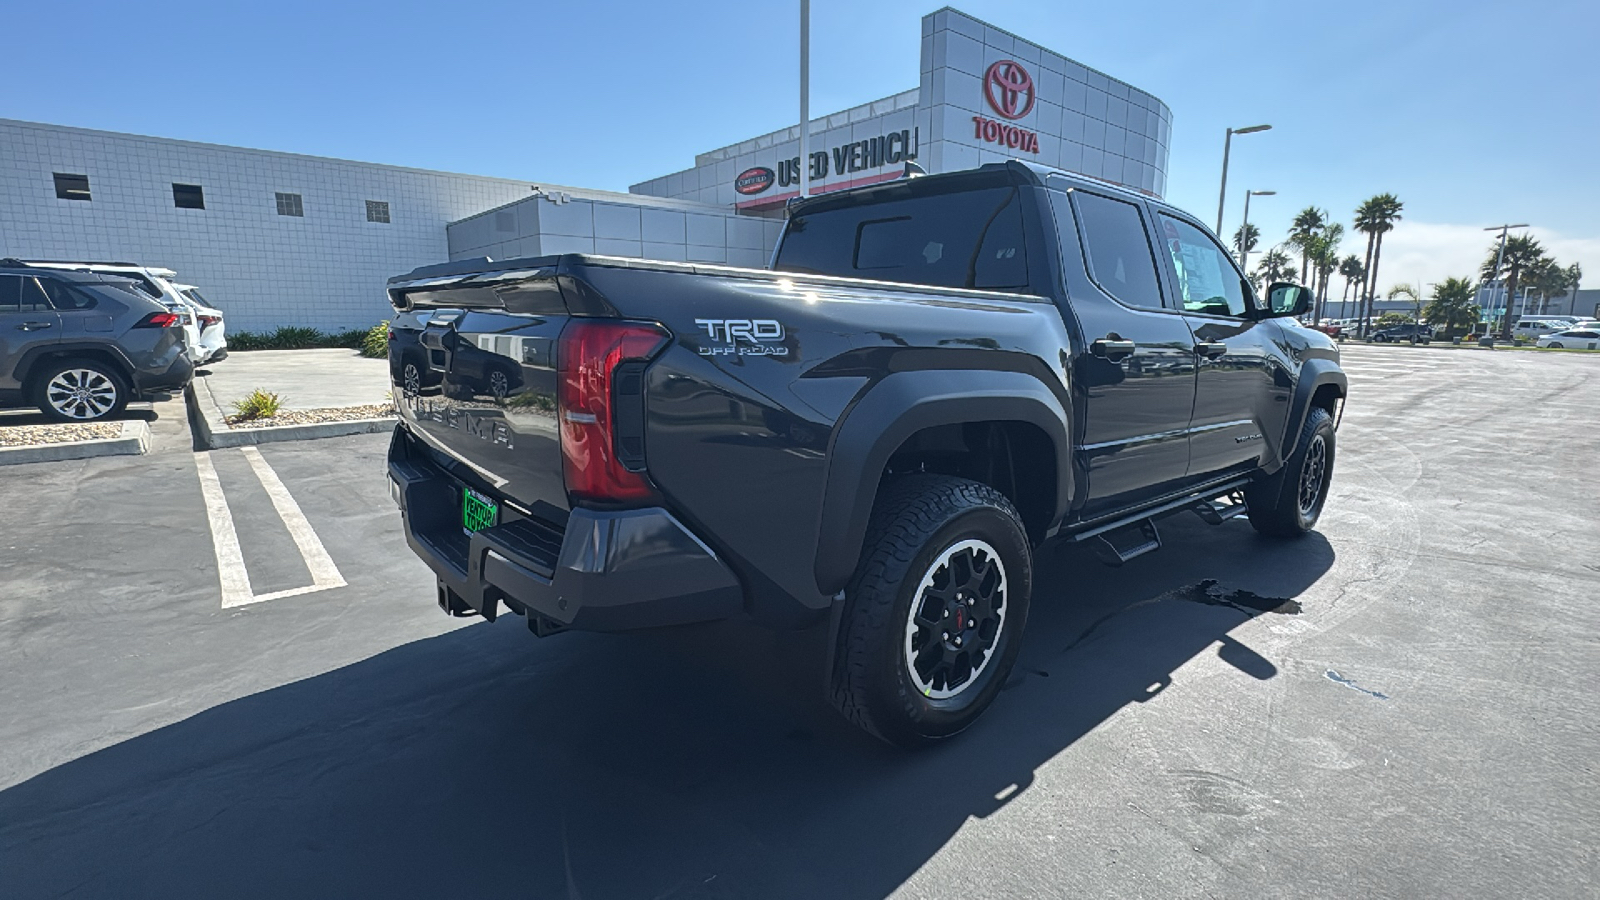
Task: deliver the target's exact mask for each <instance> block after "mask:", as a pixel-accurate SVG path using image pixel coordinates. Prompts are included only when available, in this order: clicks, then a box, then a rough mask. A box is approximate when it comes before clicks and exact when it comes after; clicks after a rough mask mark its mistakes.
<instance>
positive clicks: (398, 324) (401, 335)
mask: <svg viewBox="0 0 1600 900" xmlns="http://www.w3.org/2000/svg"><path fill="white" fill-rule="evenodd" d="M432 317H433V312H432V311H431V310H412V311H407V312H400V313H397V314H396V315H395V317H394V319H393V321H391V322H390V323H389V377H390V379H391V380H392V381H393V382H394V384H395V385H396V386H397V387H399V388H400V389H401V390H402V391H404V392H405V393H406V394H407V395H410V396H415V395H417V394H420V393H423V391H424V390H425V389H427V388H432V387H437V386H438V384H439V382H440V380H441V376H442V374H443V371H444V353H443V352H440V353H439V359H438V360H437V364H436V363H435V361H433V360H431V359H430V358H429V354H428V348H427V347H424V346H422V332H423V331H424V330H426V329H427V327H428V320H429V319H431V318H432Z"/></svg>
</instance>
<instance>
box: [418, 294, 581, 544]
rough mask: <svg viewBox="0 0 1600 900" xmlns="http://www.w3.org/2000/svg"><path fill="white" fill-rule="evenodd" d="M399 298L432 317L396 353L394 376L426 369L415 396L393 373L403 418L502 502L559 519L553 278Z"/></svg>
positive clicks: (557, 300)
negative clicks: (408, 365)
mask: <svg viewBox="0 0 1600 900" xmlns="http://www.w3.org/2000/svg"><path fill="white" fill-rule="evenodd" d="M522 274H523V275H524V276H526V275H527V273H526V272H524V273H522ZM502 280H504V279H502ZM405 293H406V296H405V298H404V300H405V303H406V305H408V306H410V307H412V308H426V307H431V308H434V309H435V310H437V311H436V312H435V313H434V314H433V315H432V316H431V317H430V318H429V320H428V322H427V324H426V326H425V327H424V328H423V329H422V330H421V331H420V333H419V334H417V335H415V336H414V338H413V339H412V340H410V341H408V342H406V344H405V345H404V346H399V347H396V349H395V351H394V352H396V353H398V354H400V355H401V356H402V359H400V360H394V361H393V364H392V365H391V370H393V371H395V372H396V373H399V372H401V371H403V370H404V362H406V361H410V362H417V363H420V365H421V366H422V368H423V371H424V376H423V377H422V379H421V384H420V386H419V387H418V388H417V389H416V390H408V389H406V387H405V385H404V384H403V383H402V379H401V378H400V377H399V375H398V374H397V375H396V378H395V386H394V395H395V397H396V398H397V399H398V400H399V402H398V403H397V404H396V405H397V406H398V407H399V411H400V417H401V419H402V420H403V421H404V422H406V424H407V425H409V426H410V428H411V431H412V432H413V433H414V434H416V435H418V436H419V437H420V438H422V439H423V440H424V441H425V442H426V443H427V444H429V445H431V446H432V447H434V448H435V449H436V450H440V451H443V452H444V454H446V455H448V456H449V457H452V458H454V459H455V460H457V461H459V462H460V463H463V464H465V467H466V468H467V469H468V470H470V472H471V473H472V475H473V476H475V477H476V479H477V480H478V481H479V482H480V483H481V484H482V485H483V486H484V487H486V488H487V489H489V490H490V491H491V492H492V493H493V494H495V495H497V496H498V497H499V498H502V499H510V500H513V501H515V502H516V503H517V504H518V505H520V506H522V507H524V508H525V509H528V510H530V511H533V512H536V513H540V514H543V515H544V516H545V517H547V518H551V519H554V520H556V521H558V522H559V521H561V520H562V519H564V518H565V513H566V510H567V495H566V489H565V487H564V485H563V478H562V457H561V442H560V434H559V429H558V425H557V418H556V394H557V372H556V344H557V341H558V339H559V338H560V336H561V329H562V328H563V327H564V326H565V325H566V323H567V321H568V315H567V310H566V307H565V305H564V303H563V302H562V300H561V295H560V291H559V289H558V288H557V287H556V284H555V279H554V270H553V269H552V270H551V271H550V274H549V277H548V279H544V278H536V279H535V280H533V281H531V282H530V281H522V282H520V283H516V284H515V286H514V287H513V288H510V289H504V288H502V289H500V290H498V291H497V290H496V286H495V284H494V283H493V282H492V281H490V282H488V283H484V284H468V285H465V286H454V285H452V286H450V287H449V288H448V289H439V290H427V289H421V290H416V289H412V290H408V291H406V292H405Z"/></svg>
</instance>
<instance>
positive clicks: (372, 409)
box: [227, 403, 394, 428]
mask: <svg viewBox="0 0 1600 900" xmlns="http://www.w3.org/2000/svg"><path fill="white" fill-rule="evenodd" d="M390 418H394V407H393V406H390V405H389V404H387V403H380V404H372V405H370V406H341V407H338V408H336V409H286V410H283V411H282V412H280V413H278V414H277V415H275V416H268V417H265V418H260V419H240V418H239V417H238V416H229V417H228V419H227V422H228V427H229V428H271V427H272V426H274V425H316V424H318V423H321V422H354V421H356V420H357V419H390Z"/></svg>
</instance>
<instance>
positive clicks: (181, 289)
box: [172, 283, 228, 365]
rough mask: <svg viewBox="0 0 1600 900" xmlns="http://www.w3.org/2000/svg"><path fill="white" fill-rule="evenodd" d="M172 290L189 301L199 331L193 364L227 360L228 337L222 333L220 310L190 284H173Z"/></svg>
mask: <svg viewBox="0 0 1600 900" xmlns="http://www.w3.org/2000/svg"><path fill="white" fill-rule="evenodd" d="M172 286H173V288H174V289H176V290H177V292H178V293H179V294H180V295H182V296H183V299H185V300H187V301H189V305H190V307H191V308H193V310H194V316H195V324H196V325H197V326H198V327H199V329H200V340H199V348H200V353H199V354H198V355H197V356H196V357H195V364H196V365H199V364H202V363H214V362H221V361H222V360H225V359H227V358H228V337H227V335H226V334H225V333H224V328H223V322H222V310H220V309H217V308H216V307H214V306H212V305H211V304H210V303H209V302H207V301H206V298H205V297H203V296H201V294H200V289H199V288H197V287H195V286H194V285H192V284H177V283H174V284H173V285H172Z"/></svg>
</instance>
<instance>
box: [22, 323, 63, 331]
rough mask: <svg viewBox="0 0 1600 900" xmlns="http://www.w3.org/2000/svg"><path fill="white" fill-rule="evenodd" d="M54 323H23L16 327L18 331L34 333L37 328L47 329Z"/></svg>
mask: <svg viewBox="0 0 1600 900" xmlns="http://www.w3.org/2000/svg"><path fill="white" fill-rule="evenodd" d="M53 324H55V323H54V322H23V323H22V324H21V325H18V326H17V330H18V331H34V330H36V329H39V328H49V327H50V326H51V325H53Z"/></svg>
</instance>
